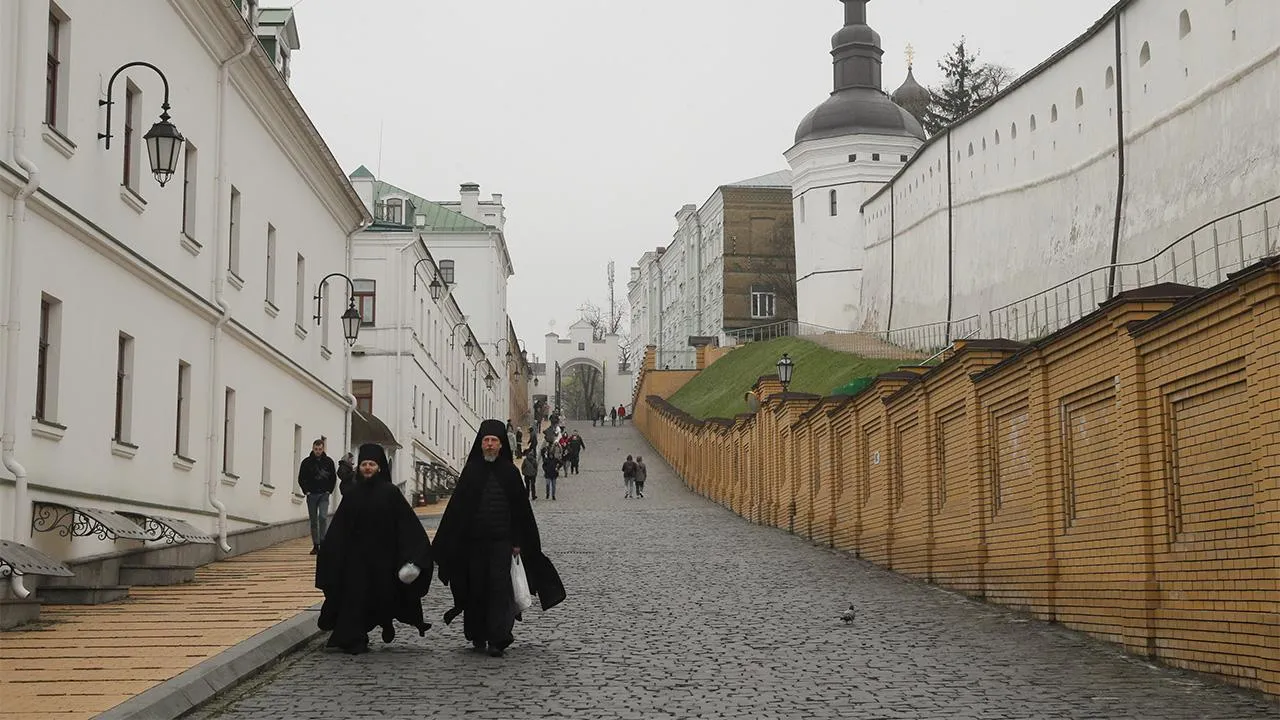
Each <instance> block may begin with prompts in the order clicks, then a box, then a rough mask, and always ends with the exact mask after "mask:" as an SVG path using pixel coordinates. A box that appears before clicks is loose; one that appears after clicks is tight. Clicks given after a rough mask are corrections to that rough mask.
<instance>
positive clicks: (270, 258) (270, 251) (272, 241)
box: [266, 223, 276, 307]
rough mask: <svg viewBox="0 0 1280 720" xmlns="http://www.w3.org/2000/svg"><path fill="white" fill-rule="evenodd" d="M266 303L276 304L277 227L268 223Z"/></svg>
mask: <svg viewBox="0 0 1280 720" xmlns="http://www.w3.org/2000/svg"><path fill="white" fill-rule="evenodd" d="M266 301H267V302H269V303H271V305H272V306H273V307H274V306H275V304H276V227H275V226H274V225H272V224H271V223H267V292H266Z"/></svg>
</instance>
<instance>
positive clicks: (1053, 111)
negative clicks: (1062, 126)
mask: <svg viewBox="0 0 1280 720" xmlns="http://www.w3.org/2000/svg"><path fill="white" fill-rule="evenodd" d="M1049 122H1051V123H1056V122H1058V106H1057V105H1053V106H1051V107H1050V108H1049Z"/></svg>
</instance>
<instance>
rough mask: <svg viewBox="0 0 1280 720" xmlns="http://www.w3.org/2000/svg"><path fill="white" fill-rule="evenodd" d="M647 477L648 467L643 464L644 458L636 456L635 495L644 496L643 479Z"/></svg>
mask: <svg viewBox="0 0 1280 720" xmlns="http://www.w3.org/2000/svg"><path fill="white" fill-rule="evenodd" d="M648 477H649V468H647V467H645V466H644V458H642V457H640V456H639V455H637V456H636V497H638V498H642V497H644V481H645V479H646V478H648Z"/></svg>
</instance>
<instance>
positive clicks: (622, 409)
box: [618, 405, 627, 423]
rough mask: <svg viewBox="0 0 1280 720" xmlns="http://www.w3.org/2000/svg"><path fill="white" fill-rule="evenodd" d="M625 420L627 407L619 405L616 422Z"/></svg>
mask: <svg viewBox="0 0 1280 720" xmlns="http://www.w3.org/2000/svg"><path fill="white" fill-rule="evenodd" d="M626 421H627V409H626V408H625V407H624V406H622V405H619V406H618V422H620V423H625V422H626Z"/></svg>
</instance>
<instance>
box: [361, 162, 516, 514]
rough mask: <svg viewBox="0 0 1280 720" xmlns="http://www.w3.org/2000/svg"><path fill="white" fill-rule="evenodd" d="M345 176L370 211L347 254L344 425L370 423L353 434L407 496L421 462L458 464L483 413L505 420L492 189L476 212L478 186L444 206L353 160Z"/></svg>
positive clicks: (511, 360) (498, 241)
mask: <svg viewBox="0 0 1280 720" xmlns="http://www.w3.org/2000/svg"><path fill="white" fill-rule="evenodd" d="M350 178H351V182H352V185H353V186H354V187H355V188H356V190H357V192H358V193H359V194H360V196H361V198H362V199H363V201H364V202H365V205H366V207H367V209H368V210H369V211H371V212H372V213H373V215H374V218H375V222H374V224H373V225H371V226H370V227H369V228H367V229H366V230H364V231H362V232H361V233H359V234H358V235H356V237H355V238H354V243H353V251H352V268H351V271H352V275H351V277H352V280H353V283H354V286H355V290H356V298H357V304H358V306H359V308H360V315H361V319H362V323H363V325H362V329H361V332H360V337H359V340H358V341H357V343H356V346H355V348H354V349H353V350H352V354H353V355H354V358H353V361H352V394H353V395H354V396H355V398H356V411H357V417H356V421H355V427H356V428H360V429H363V428H362V424H363V425H367V426H369V427H368V429H369V430H370V434H369V435H368V437H367V438H356V440H357V441H358V440H360V439H368V440H370V441H376V442H381V443H383V444H384V445H385V446H387V447H388V448H390V449H389V457H390V460H391V465H392V472H393V475H394V481H395V482H396V484H398V485H399V486H400V487H401V489H402V490H405V491H406V492H407V493H409V494H412V492H413V488H414V487H415V479H417V478H418V476H420V475H421V473H422V472H423V470H424V468H430V467H433V466H443V467H445V468H448V469H449V470H450V471H451V472H452V473H453V474H455V475H456V474H457V473H458V472H460V471H461V470H462V466H463V465H464V464H465V462H466V457H467V453H468V452H469V451H470V449H471V442H472V440H473V439H474V438H475V433H476V431H477V430H478V429H479V427H480V423H481V422H482V421H484V420H485V419H487V418H499V419H505V418H506V417H508V405H509V396H508V386H509V384H510V377H509V375H510V373H511V372H514V371H515V370H516V368H517V367H519V364H520V361H519V360H518V359H517V358H518V357H519V356H518V353H519V350H520V349H519V347H516V348H514V352H512V351H513V348H511V347H510V346H511V340H510V336H509V327H510V326H509V321H508V319H507V312H506V295H507V278H509V277H510V276H511V274H512V268H511V262H510V258H509V257H508V256H507V254H506V245H505V242H504V241H503V239H502V230H501V227H500V226H501V225H502V224H503V222H504V219H503V210H502V206H501V198H500V196H495V203H494V204H493V205H490V206H488V207H486V208H485V209H484V211H483V212H482V211H481V210H480V207H481V205H482V204H481V203H478V202H474V201H475V199H476V198H475V194H476V193H478V192H479V190H478V188H475V186H472V185H464V186H463V193H462V197H463V202H462V203H453V204H452V208H451V207H448V205H449V204H448V203H436V202H431V201H429V200H426V199H423V198H421V197H419V196H417V195H414V194H412V193H409V192H407V191H405V190H402V189H400V188H398V187H396V186H394V185H391V184H389V183H386V182H382V181H379V180H377V179H376V178H374V176H373V174H372V173H371V172H369V170H368V168H366V167H364V166H361V167H360V168H358V169H357V170H356V171H355V172H353V173H352V174H351V176H350ZM472 188H475V190H474V192H473V191H472ZM464 208H465V209H466V210H467V211H468V212H469V213H470V215H464V214H463V213H462V212H459V210H461V209H464ZM474 218H483V221H481V220H478V219H474ZM489 223H495V224H489ZM473 308H474V310H473ZM494 322H498V323H500V327H501V334H496V333H495V330H494V328H493V324H494ZM517 342H518V341H517ZM380 432H381V433H384V434H383V435H379V433H380Z"/></svg>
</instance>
